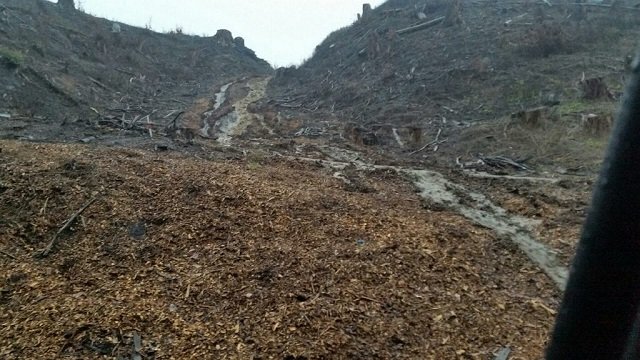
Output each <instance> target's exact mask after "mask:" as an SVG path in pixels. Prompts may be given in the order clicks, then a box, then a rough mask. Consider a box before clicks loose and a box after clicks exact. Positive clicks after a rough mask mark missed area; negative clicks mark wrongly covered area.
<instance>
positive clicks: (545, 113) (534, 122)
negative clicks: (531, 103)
mask: <svg viewBox="0 0 640 360" xmlns="http://www.w3.org/2000/svg"><path fill="white" fill-rule="evenodd" d="M549 118H551V109H549V108H548V107H546V106H541V107H537V108H533V109H528V110H522V111H518V112H517V113H513V114H511V120H513V121H515V122H516V123H517V124H519V125H522V126H524V127H528V128H539V127H541V126H542V125H543V124H544V122H545V121H547V120H548V119H549Z"/></svg>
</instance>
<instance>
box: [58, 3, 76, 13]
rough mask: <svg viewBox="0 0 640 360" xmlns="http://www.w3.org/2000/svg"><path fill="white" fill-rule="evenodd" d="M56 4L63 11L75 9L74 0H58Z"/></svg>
mask: <svg viewBox="0 0 640 360" xmlns="http://www.w3.org/2000/svg"><path fill="white" fill-rule="evenodd" d="M58 6H59V7H61V8H62V9H63V10H65V11H73V10H75V9H76V4H75V1H74V0H58Z"/></svg>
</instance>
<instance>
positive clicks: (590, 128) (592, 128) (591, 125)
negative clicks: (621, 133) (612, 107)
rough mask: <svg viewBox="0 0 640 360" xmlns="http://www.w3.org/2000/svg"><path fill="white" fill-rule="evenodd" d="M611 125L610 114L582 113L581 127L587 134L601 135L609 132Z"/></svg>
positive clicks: (611, 117) (611, 118)
mask: <svg viewBox="0 0 640 360" xmlns="http://www.w3.org/2000/svg"><path fill="white" fill-rule="evenodd" d="M612 127H613V116H611V115H596V114H588V115H582V129H583V130H584V132H585V133H586V134H587V135H590V136H595V137H601V136H605V135H607V134H609V132H610V131H611V128H612Z"/></svg>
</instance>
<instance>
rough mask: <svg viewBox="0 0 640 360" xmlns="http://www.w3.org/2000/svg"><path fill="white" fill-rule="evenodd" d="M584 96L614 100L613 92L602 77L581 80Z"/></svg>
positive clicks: (589, 98) (590, 98)
mask: <svg viewBox="0 0 640 360" xmlns="http://www.w3.org/2000/svg"><path fill="white" fill-rule="evenodd" d="M580 85H581V86H582V97H583V98H584V99H587V100H598V99H606V100H613V98H614V96H613V93H612V92H611V91H610V90H609V87H607V84H605V82H604V79H603V78H601V77H597V78H591V79H585V78H583V79H582V80H580Z"/></svg>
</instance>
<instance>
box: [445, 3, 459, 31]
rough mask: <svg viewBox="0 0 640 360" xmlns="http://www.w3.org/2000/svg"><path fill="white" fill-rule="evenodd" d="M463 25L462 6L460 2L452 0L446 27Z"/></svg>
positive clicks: (446, 18)
mask: <svg viewBox="0 0 640 360" xmlns="http://www.w3.org/2000/svg"><path fill="white" fill-rule="evenodd" d="M460 24H462V6H461V5H460V0H452V1H451V4H449V8H448V9H447V15H446V17H445V19H444V26H454V25H460Z"/></svg>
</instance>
